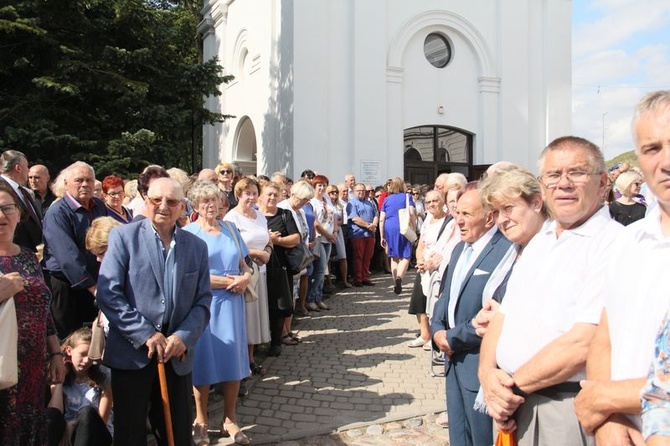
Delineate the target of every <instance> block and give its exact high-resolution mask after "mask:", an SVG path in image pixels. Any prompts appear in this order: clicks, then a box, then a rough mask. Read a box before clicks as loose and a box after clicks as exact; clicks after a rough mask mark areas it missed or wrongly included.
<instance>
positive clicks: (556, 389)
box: [512, 381, 581, 400]
mask: <svg viewBox="0 0 670 446" xmlns="http://www.w3.org/2000/svg"><path fill="white" fill-rule="evenodd" d="M580 390H581V386H580V385H579V383H578V382H576V381H565V382H562V383H559V384H554V385H553V386H549V387H545V388H544V389H540V390H536V391H535V392H533V393H535V394H537V395H540V396H543V397H545V398H549V399H552V400H560V399H563V398H565V397H566V396H567V397H573V396H575V395H577V394H578V393H579V391H580ZM512 392H513V393H514V394H515V395H519V396H521V397H523V398H528V394H527V393H526V392H523V391H522V390H521V389H519V388H518V387H517V386H514V387H512Z"/></svg>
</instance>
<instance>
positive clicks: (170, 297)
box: [151, 225, 177, 333]
mask: <svg viewBox="0 0 670 446" xmlns="http://www.w3.org/2000/svg"><path fill="white" fill-rule="evenodd" d="M151 229H152V230H153V231H154V236H155V237H154V240H155V243H156V245H157V246H158V250H159V251H160V252H162V253H163V260H164V262H163V263H162V264H161V267H162V270H161V273H162V274H163V290H164V292H165V313H163V332H164V333H167V330H168V324H169V322H170V315H171V314H172V308H173V306H174V297H175V296H176V294H177V293H176V291H175V283H174V277H175V275H176V274H177V260H176V258H175V249H176V246H177V226H176V225H175V228H174V231H173V232H172V240H171V241H170V246H168V248H167V249H166V248H165V245H164V244H163V240H161V237H160V235H158V232H156V228H154V226H153V225H151Z"/></svg>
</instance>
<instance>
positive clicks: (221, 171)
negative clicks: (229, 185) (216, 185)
mask: <svg viewBox="0 0 670 446" xmlns="http://www.w3.org/2000/svg"><path fill="white" fill-rule="evenodd" d="M219 173H220V174H221V175H230V174H231V173H233V171H232V170H229V169H221V170H219Z"/></svg>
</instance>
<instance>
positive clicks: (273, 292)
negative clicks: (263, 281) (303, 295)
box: [265, 251, 293, 314]
mask: <svg viewBox="0 0 670 446" xmlns="http://www.w3.org/2000/svg"><path fill="white" fill-rule="evenodd" d="M277 255H278V254H277V251H275V252H273V253H272V256H271V257H270V262H269V263H268V265H267V273H266V275H265V277H266V278H267V282H268V303H269V306H270V314H272V310H273V308H272V307H273V306H274V304H275V302H276V305H277V310H279V311H281V312H289V313H290V312H291V311H293V286H292V284H291V283H289V280H288V271H287V269H286V267H285V266H282V265H281V262H280V261H279V258H278V257H277Z"/></svg>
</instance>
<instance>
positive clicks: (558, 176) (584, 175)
mask: <svg viewBox="0 0 670 446" xmlns="http://www.w3.org/2000/svg"><path fill="white" fill-rule="evenodd" d="M591 175H600V172H593V173H591V172H586V171H583V170H569V171H567V172H549V173H545V174H544V175H542V176H540V177H539V180H540V181H542V184H544V187H546V188H547V189H556V187H558V183H560V182H561V180H562V179H563V176H565V178H567V180H568V181H569V182H570V183H571V184H573V185H578V184H584V183H586V182H587V181H588V180H589V177H590V176H591Z"/></svg>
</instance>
